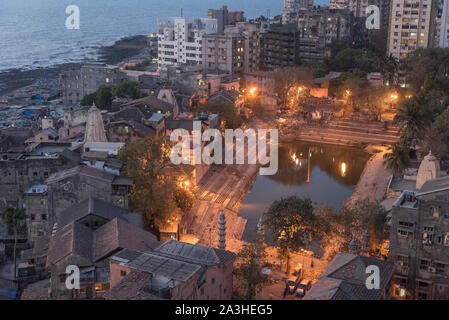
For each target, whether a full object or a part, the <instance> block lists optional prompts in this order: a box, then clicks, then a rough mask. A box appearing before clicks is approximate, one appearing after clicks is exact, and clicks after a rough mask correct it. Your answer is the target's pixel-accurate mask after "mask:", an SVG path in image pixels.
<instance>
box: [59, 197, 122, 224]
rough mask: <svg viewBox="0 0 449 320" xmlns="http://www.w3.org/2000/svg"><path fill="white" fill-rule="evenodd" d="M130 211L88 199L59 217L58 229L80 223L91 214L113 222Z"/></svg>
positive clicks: (101, 201) (98, 200)
mask: <svg viewBox="0 0 449 320" xmlns="http://www.w3.org/2000/svg"><path fill="white" fill-rule="evenodd" d="M127 213H128V211H127V210H126V209H123V208H122V207H118V206H115V205H113V204H111V203H109V202H106V201H103V200H100V199H97V198H88V199H86V200H83V201H81V202H80V203H77V204H75V205H73V206H71V207H70V208H67V209H66V210H64V211H63V212H61V214H60V215H59V217H58V227H59V228H62V227H64V226H66V225H68V224H69V223H71V222H73V221H78V220H80V219H82V218H84V217H86V216H87V215H89V214H92V215H95V216H98V217H102V218H105V219H107V220H112V219H114V218H117V217H123V216H124V215H126V214H127Z"/></svg>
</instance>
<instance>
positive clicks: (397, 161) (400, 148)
mask: <svg viewBox="0 0 449 320" xmlns="http://www.w3.org/2000/svg"><path fill="white" fill-rule="evenodd" d="M388 150H389V151H390V152H388V153H385V154H384V165H385V166H386V167H387V168H388V169H391V170H393V174H394V175H398V174H401V173H402V172H403V171H404V170H405V169H406V168H407V167H408V165H409V163H410V150H409V149H408V147H407V146H406V145H404V144H402V143H395V144H393V145H392V146H390V148H389V149H388Z"/></svg>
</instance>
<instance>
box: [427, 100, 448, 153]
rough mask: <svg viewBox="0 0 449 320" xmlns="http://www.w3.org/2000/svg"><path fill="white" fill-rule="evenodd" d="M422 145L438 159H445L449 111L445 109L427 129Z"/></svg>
mask: <svg viewBox="0 0 449 320" xmlns="http://www.w3.org/2000/svg"><path fill="white" fill-rule="evenodd" d="M443 105H445V104H443ZM424 143H425V144H426V146H427V147H428V148H429V149H430V150H431V151H432V153H433V154H435V155H436V156H437V157H438V158H440V159H443V158H447V156H448V152H449V109H447V107H446V110H445V111H444V112H443V113H441V114H440V115H438V116H437V117H436V119H435V121H434V122H433V123H432V125H431V126H430V127H429V128H428V129H427V131H426V134H425V135H424Z"/></svg>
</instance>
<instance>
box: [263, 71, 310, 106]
mask: <svg viewBox="0 0 449 320" xmlns="http://www.w3.org/2000/svg"><path fill="white" fill-rule="evenodd" d="M312 84H313V72H312V70H311V69H308V68H305V67H287V68H281V69H278V70H276V71H275V72H272V73H271V85H272V90H273V92H275V93H276V94H277V96H278V97H279V99H280V100H281V102H282V104H283V106H284V107H285V106H286V105H287V102H288V95H289V92H290V90H291V89H292V88H294V87H311V85H312Z"/></svg>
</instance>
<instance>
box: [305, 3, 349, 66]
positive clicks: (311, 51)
mask: <svg viewBox="0 0 449 320" xmlns="http://www.w3.org/2000/svg"><path fill="white" fill-rule="evenodd" d="M353 20H354V18H353V15H352V13H351V12H350V11H349V10H347V9H329V8H328V7H321V8H314V9H312V10H301V11H300V12H299V14H298V31H299V39H298V41H299V46H298V56H299V59H300V60H301V62H307V63H320V62H322V61H323V58H324V57H325V55H326V49H327V48H329V46H330V44H331V43H332V42H333V41H335V40H338V39H344V38H347V39H351V37H352V33H353V32H352V22H353Z"/></svg>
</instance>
